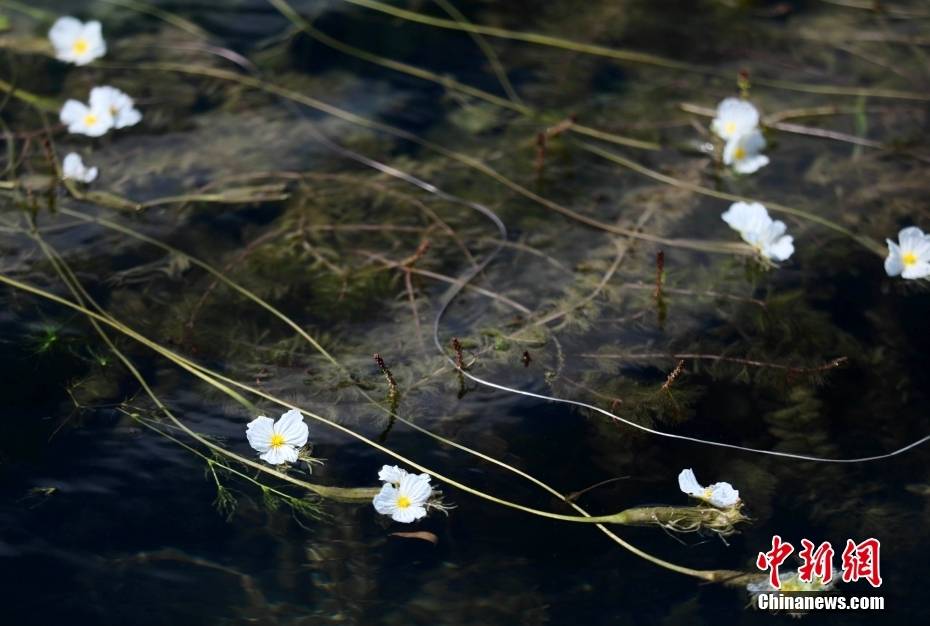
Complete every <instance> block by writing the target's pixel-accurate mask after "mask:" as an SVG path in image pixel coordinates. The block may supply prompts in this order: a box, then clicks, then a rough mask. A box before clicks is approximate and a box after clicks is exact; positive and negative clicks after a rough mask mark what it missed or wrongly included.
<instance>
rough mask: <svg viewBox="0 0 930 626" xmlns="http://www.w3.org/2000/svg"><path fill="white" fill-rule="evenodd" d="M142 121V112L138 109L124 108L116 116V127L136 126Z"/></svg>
mask: <svg viewBox="0 0 930 626" xmlns="http://www.w3.org/2000/svg"><path fill="white" fill-rule="evenodd" d="M141 121H142V113H140V112H139V110H138V109H133V108H129V109H122V110H120V112H119V114H118V115H117V116H116V128H126V127H127V126H135V125H136V124H138V123H139V122H141Z"/></svg>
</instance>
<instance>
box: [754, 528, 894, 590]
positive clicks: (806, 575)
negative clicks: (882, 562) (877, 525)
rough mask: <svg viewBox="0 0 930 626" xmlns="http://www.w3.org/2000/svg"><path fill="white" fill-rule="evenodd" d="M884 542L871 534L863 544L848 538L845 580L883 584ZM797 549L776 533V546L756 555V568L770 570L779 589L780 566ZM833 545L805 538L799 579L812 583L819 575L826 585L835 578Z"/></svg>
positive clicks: (774, 538)
mask: <svg viewBox="0 0 930 626" xmlns="http://www.w3.org/2000/svg"><path fill="white" fill-rule="evenodd" d="M880 549H881V542H880V541H879V540H878V539H875V538H874V537H869V538H868V539H866V540H865V541H862V542H861V543H856V542H855V541H853V540H852V539H847V540H846V548H845V549H844V550H843V555H842V568H843V576H842V578H843V582H844V583H849V582H855V581H857V580H859V579H860V578H862V579H865V580H867V581H868V582H869V584H870V585H872V586H873V587H876V588H877V587H881V585H882V576H881V571H880V569H879V558H880V554H879V552H880ZM793 552H794V546H793V545H791V544H790V543H788V542H787V541H782V539H781V536H780V535H773V536H772V549H771V550H769V551H768V552H760V553H759V556H757V557H756V567H758V568H759V569H760V570H762V571H763V572H764V571H768V572H769V582H770V583H771V585H772V587H774V588H775V589H781V580H779V578H778V568H779V566H780V565H781V564H782V563H784V562H785V559H787V558H788V557H789V556H791V554H792V553H793ZM834 554H835V553H834V550H833V546H832V545H830V542H829V541H824V542H823V543H821V544H820V545H819V546H815V544H814V542H813V541H810V540H808V539H802V540H801V551H800V552H798V557H800V559H801V566H800V567H799V568H798V580H800V581H801V582H804V583H811V582H814V581H815V578H816V579H818V580H820V582H821V583H822V584H824V585H826V584H829V582H830V581H831V580H833V555H834Z"/></svg>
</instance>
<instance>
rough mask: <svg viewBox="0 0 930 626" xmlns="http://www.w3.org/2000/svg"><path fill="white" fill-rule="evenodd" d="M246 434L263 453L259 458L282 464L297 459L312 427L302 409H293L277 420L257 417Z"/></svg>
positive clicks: (250, 441) (251, 442)
mask: <svg viewBox="0 0 930 626" xmlns="http://www.w3.org/2000/svg"><path fill="white" fill-rule="evenodd" d="M245 434H246V437H248V439H249V444H251V446H252V447H253V448H255V450H257V451H258V452H260V453H261V455H260V456H259V458H261V459H262V460H263V461H267V462H268V463H271V464H272V465H280V464H282V463H285V462H287V463H294V462H296V461H297V451H298V450H299V449H300V448H302V447H303V446H305V445H306V444H307V438H308V436H309V434H310V429H309V428H308V427H307V424H306V423H305V422H304V418H303V415H301V414H300V411H298V410H296V409H291V410H290V411H288V412H287V413H285V414H284V415H282V416H281V418H280V419H279V420H278V421H277V422H276V421H274V420H273V419H271V418H270V417H265V416H261V417H256V418H255V419H254V420H252V421H251V422H249V425H248V426H247V427H246V433H245Z"/></svg>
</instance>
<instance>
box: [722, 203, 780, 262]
mask: <svg viewBox="0 0 930 626" xmlns="http://www.w3.org/2000/svg"><path fill="white" fill-rule="evenodd" d="M720 217H722V218H723V221H724V222H726V223H727V224H729V225H730V228H732V229H733V230H735V231H737V232H738V233H739V234H740V237H742V238H743V241H745V242H746V243H748V244H749V245H751V246H752V247H753V248H755V249H756V251H757V252H758V253H759V254H760V255H762V256H763V257H765V258H766V259H769V260H771V261H785V260H787V259H788V258H789V257H790V256H791V255H792V254H793V253H794V238H793V237H792V236H791V235H786V234H785V232H786V231H787V229H788V227H787V226H785V223H784V222H782V221H781V220H773V219H772V218H771V217H769V212H768V211H766V210H765V207H764V206H763V205H761V204H759V203H758V202H734V203H733V204H732V205H730V208H729V209H728V210H727V211H725V212H724V213H723V214H722V215H721V216H720Z"/></svg>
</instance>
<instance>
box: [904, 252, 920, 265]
mask: <svg viewBox="0 0 930 626" xmlns="http://www.w3.org/2000/svg"><path fill="white" fill-rule="evenodd" d="M901 263H903V264H904V267H910V266H912V265H916V264H917V255H916V254H914V253H913V252H905V253H904V254H902V255H901Z"/></svg>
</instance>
